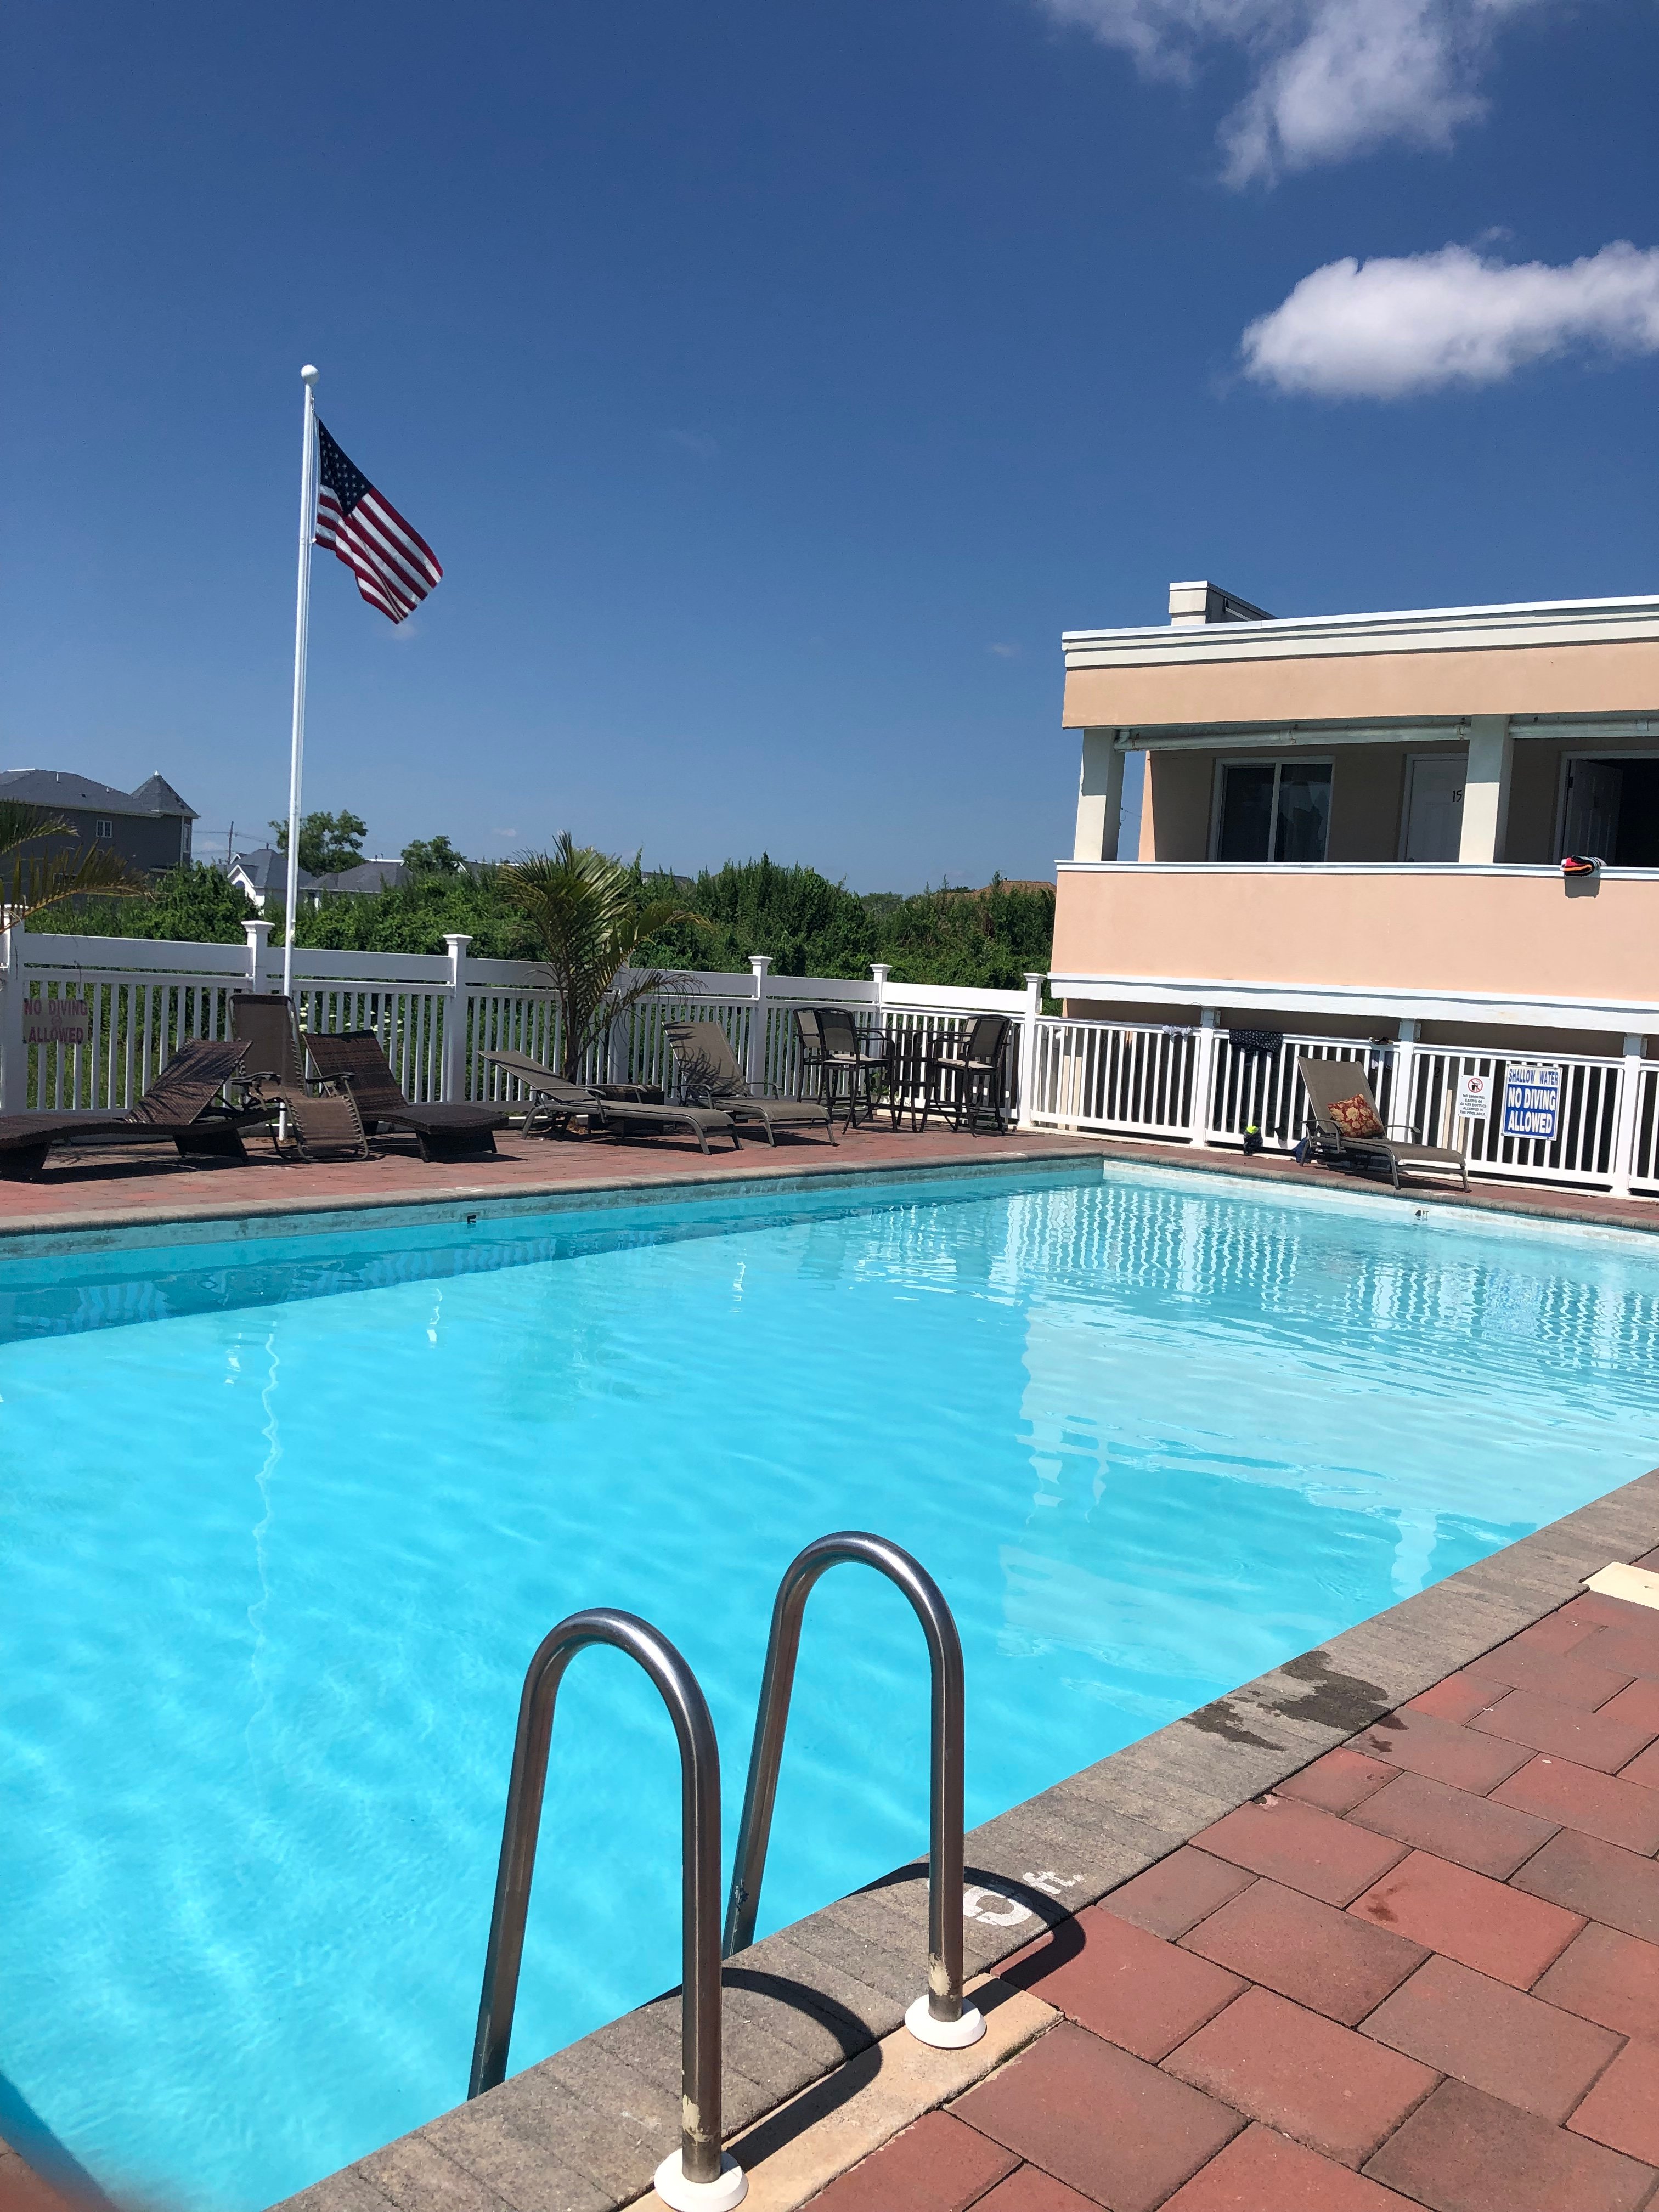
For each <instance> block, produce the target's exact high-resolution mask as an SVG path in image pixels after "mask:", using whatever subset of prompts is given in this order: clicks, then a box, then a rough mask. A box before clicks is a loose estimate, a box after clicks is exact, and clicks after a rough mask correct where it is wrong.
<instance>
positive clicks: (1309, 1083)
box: [1296, 1054, 1469, 1190]
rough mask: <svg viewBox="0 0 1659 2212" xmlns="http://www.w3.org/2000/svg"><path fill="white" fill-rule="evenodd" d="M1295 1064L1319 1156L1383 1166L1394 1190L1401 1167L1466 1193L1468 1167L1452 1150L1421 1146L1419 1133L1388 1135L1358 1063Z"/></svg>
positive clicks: (1304, 1061) (1451, 1147) (1302, 1059)
mask: <svg viewBox="0 0 1659 2212" xmlns="http://www.w3.org/2000/svg"><path fill="white" fill-rule="evenodd" d="M1296 1065H1297V1073H1298V1074H1299V1075H1300V1076H1301V1078H1302V1087H1303V1089H1304V1091H1306V1092H1307V1094H1308V1105H1309V1108H1310V1111H1311V1113H1312V1116H1313V1124H1314V1130H1315V1133H1316V1137H1317V1139H1318V1146H1319V1150H1320V1152H1321V1154H1322V1157H1324V1158H1329V1159H1343V1160H1351V1161H1352V1163H1353V1164H1354V1166H1356V1167H1360V1168H1376V1167H1386V1168H1387V1169H1388V1170H1389V1174H1390V1175H1391V1176H1393V1178H1394V1187H1395V1189H1396V1190H1398V1189H1399V1188H1400V1170H1401V1169H1402V1168H1405V1169H1407V1170H1422V1171H1423V1172H1425V1173H1427V1174H1435V1175H1455V1176H1457V1177H1458V1178H1459V1179H1460V1180H1461V1182H1462V1185H1463V1188H1464V1189H1465V1190H1467V1189H1468V1187H1469V1164H1468V1160H1466V1159H1465V1158H1464V1157H1463V1155H1462V1152H1460V1151H1459V1150H1458V1149H1457V1147H1456V1146H1455V1145H1425V1144H1423V1143H1421V1142H1420V1141H1419V1139H1420V1137H1421V1132H1420V1131H1419V1130H1417V1129H1413V1131H1412V1133H1411V1137H1410V1139H1409V1140H1407V1139H1401V1138H1398V1137H1391V1136H1390V1135H1389V1133H1388V1130H1387V1128H1386V1127H1385V1125H1384V1123H1383V1116H1382V1115H1380V1114H1379V1113H1378V1112H1377V1110H1376V1097H1375V1095H1374V1093H1373V1092H1372V1090H1371V1086H1370V1079H1369V1078H1368V1077H1367V1076H1366V1073H1365V1071H1364V1067H1363V1066H1361V1065H1360V1064H1359V1062H1358V1061H1357V1060H1310V1059H1309V1058H1308V1057H1307V1056H1306V1054H1302V1055H1300V1056H1298V1058H1297V1063H1296Z"/></svg>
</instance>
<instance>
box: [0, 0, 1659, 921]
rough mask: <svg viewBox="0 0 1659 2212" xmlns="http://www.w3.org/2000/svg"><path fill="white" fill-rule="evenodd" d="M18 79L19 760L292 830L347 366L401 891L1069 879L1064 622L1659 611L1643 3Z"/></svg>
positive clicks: (939, 23)
mask: <svg viewBox="0 0 1659 2212" xmlns="http://www.w3.org/2000/svg"><path fill="white" fill-rule="evenodd" d="M1362 24H1363V25H1364V35H1365V38H1366V39H1368V40H1370V42H1371V43H1370V46H1369V47H1367V48H1366V49H1365V50H1364V51H1358V50H1355V51H1349V50H1348V49H1349V48H1350V47H1352V46H1353V37H1352V33H1353V32H1354V29H1355V27H1356V26H1359V25H1362ZM0 38H3V48H0V76H3V92H0V100H3V103H4V107H3V147H4V154H3V205H4V207H5V210H6V213H5V217H4V222H3V230H0V255H3V263H0V279H3V284H4V291H5V297H6V300H7V303H8V315H7V326H8V341H9V342H8V343H7V345H6V348H5V353H4V384H3V398H4V416H3V421H4V431H3V436H4V441H5V451H4V477H3V495H0V496H3V501H4V525H5V529H4V555H3V558H4V573H3V592H4V602H5V607H6V615H7V619H6V621H5V624H4V629H3V636H0V654H3V659H0V739H3V742H0V766H5V767H27V766H46V767H51V766H62V767H73V768H75V769H79V770H82V771H83V772H85V773H88V774H91V775H96V776H100V777H102V778H105V779H106V780H107V781H111V782H112V783H116V784H119V785H121V786H123V787H129V786H131V785H133V784H136V783H137V781H139V780H140V779H141V778H143V776H145V775H149V772H150V771H151V770H152V769H156V768H159V769H161V770H162V772H163V773H164V774H166V775H168V776H169V777H171V778H172V780H173V781H174V782H175V783H176V784H177V785H178V786H179V788H180V789H181V790H182V791H183V792H184V793H185V795H186V797H187V798H189V799H191V802H192V804H194V805H196V806H197V807H198V808H199V809H200V811H201V814H202V817H203V818H202V824H201V829H202V830H203V832H204V833H213V834H215V835H216V836H219V837H222V836H224V834H225V832H226V830H227V829H228V827H229V825H230V823H231V822H232V821H233V819H234V821H235V823H237V824H238V842H239V843H241V842H251V840H249V839H247V838H246V837H245V836H244V835H243V827H244V825H249V826H251V825H254V824H258V823H263V821H264V819H265V817H268V816H270V815H271V814H274V813H276V812H278V811H281V810H282V808H283V805H284V802H285V794H286V761H287V744H288V718H289V659H290V654H291V650H292V623H293V572H294V540H295V500H296V495H297V469H298V442H299V419H300V414H299V399H300V386H299V382H298V377H297V371H298V368H299V366H300V363H301V362H302V361H304V360H307V359H309V360H313V361H315V362H318V363H319V366H320V368H321V370H322V373H323V374H322V382H321V384H320V386H319V402H320V411H321V413H322V416H323V418H324V420H325V422H327V423H328V425H329V427H330V428H331V430H332V431H333V432H334V434H335V435H336V436H337V438H338V439H339V440H340V441H341V443H342V444H343V446H344V447H345V449H346V451H347V452H348V453H349V454H350V455H351V456H352V458H353V459H355V460H356V461H357V462H358V463H359V465H361V466H362V467H363V468H364V469H365V470H366V471H367V472H368V475H369V476H370V477H372V478H373V479H374V482H375V483H377V484H378V485H379V486H380V488H381V489H383V490H384V491H385V492H386V495H388V496H389V497H390V498H391V499H392V500H393V501H395V502H396V503H397V504H398V506H399V507H401V508H402V509H403V510H404V513H406V514H407V515H408V516H409V517H410V520H412V521H413V522H414V523H415V524H416V526H417V527H418V528H420V529H421V530H422V532H424V534H425V535H426V536H427V538H428V539H429V540H430V541H431V543H432V544H433V545H434V546H435V549H436V550H437V552H438V554H439V556H440V557H441V560H442V562H443V563H444V565H445V568H446V570H447V574H446V578H445V581H444V583H443V584H442V586H441V587H440V589H439V590H438V591H437V592H436V593H435V595H434V596H433V598H432V599H430V600H429V601H428V603H427V605H425V606H424V607H423V608H422V610H421V611H420V612H419V613H418V614H417V615H416V617H414V618H413V619H412V620H411V621H410V622H409V623H407V624H405V625H404V627H403V628H402V629H395V630H394V629H393V628H392V626H391V625H390V624H389V623H387V622H386V620H385V619H384V617H381V616H380V615H378V614H376V613H374V612H373V611H370V610H369V609H368V607H366V606H364V605H362V603H361V601H359V599H357V596H356V591H355V589H354V587H353V585H352V583H351V580H350V578H349V576H348V574H347V573H346V571H345V570H344V569H343V568H340V567H338V566H337V564H336V563H335V562H333V561H332V560H331V559H328V558H326V557H323V558H321V559H319V564H318V570H317V575H316V588H315V594H314V601H313V644H312V684H311V712H310V726H309V741H308V762H307V803H308V804H310V805H319V806H325V807H328V808H335V807H338V806H343V805H349V806H351V807H353V808H355V809H356V811H358V812H359V813H361V814H362V815H364V816H365V817H367V818H368V824H369V847H370V849H371V850H374V851H385V852H393V851H396V850H397V849H398V848H399V847H401V845H402V844H403V843H404V842H405V841H406V840H407V839H409V838H410V837H412V836H428V835H431V834H432V833H434V832H435V831H437V830H445V831H447V832H448V833H449V834H450V835H451V836H453V837H454V838H455V840H456V842H458V843H459V844H460V845H462V846H463V847H464V848H465V849H467V850H468V851H471V852H474V853H478V854H491V855H500V854H507V853H508V852H510V851H512V850H513V849H515V848H521V847H524V846H527V845H534V844H544V843H546V842H550V839H551V837H552V836H553V835H554V834H555V833H556V831H557V830H559V829H563V828H566V827H568V828H570V829H573V830H574V831H575V833H576V834H577V836H579V837H581V838H584V839H587V840H591V841H592V842H598V843H600V844H603V845H605V846H607V847H609V848H612V849H626V850H632V849H633V848H635V847H643V848H644V850H645V853H646V855H647V860H651V861H654V862H657V863H660V864H663V865H671V866H676V867H679V868H683V869H689V868H694V867H696V866H699V865H702V864H704V863H711V864H717V863H718V862H719V861H720V860H722V859H724V858H726V857H727V856H728V855H732V856H736V857H743V856H744V855H747V854H750V853H757V852H759V851H760V850H762V849H763V848H765V849H768V850H769V851H770V852H771V853H772V854H773V855H774V857H775V858H780V859H789V860H811V861H813V862H815V863H816V864H817V865H818V866H821V867H823V868H824V869H826V870H827V871H828V872H830V873H831V874H834V875H838V876H840V875H844V876H845V878H847V880H848V882H849V883H851V884H853V886H854V888H856V889H860V890H874V889H884V888H890V889H911V888H915V887H917V886H919V885H920V884H922V883H923V882H925V881H929V880H931V881H934V882H937V881H939V880H940V879H941V878H945V877H947V876H948V878H950V879H951V880H952V881H956V882H963V881H967V882H981V881H983V880H985V879H986V878H987V876H988V875H989V873H990V872H991V871H992V870H993V869H994V868H998V867H1000V868H1001V869H1002V871H1003V872H1005V873H1007V874H1011V875H1016V876H1025V875H1037V874H1042V873H1046V872H1048V869H1049V867H1050V866H1051V864H1052V861H1053V860H1054V856H1055V855H1056V854H1060V853H1063V852H1065V851H1066V850H1067V849H1069V843H1070V835H1071V812H1072V804H1073V797H1072V794H1073V789H1074V786H1075V776H1076V746H1075V741H1074V739H1073V738H1070V737H1067V736H1066V735H1065V734H1064V733H1063V732H1061V731H1060V726H1059V715H1060V654H1059V634H1060V630H1061V629H1064V628H1067V627H1079V626H1087V625H1091V624H1097V623H1133V622H1157V621H1160V620H1161V619H1162V618H1163V615H1164V592H1165V588H1166V586H1167V585H1168V583H1169V581H1170V580H1171V579H1172V578H1176V577H1181V578H1186V577H1194V576H1202V575H1208V576H1211V577H1212V578H1214V579H1216V580H1219V581H1222V582H1224V583H1225V584H1227V585H1229V586H1231V588H1233V589H1234V590H1237V591H1238V592H1243V593H1244V594H1245V595H1246V596H1247V597H1249V598H1251V599H1255V600H1256V601H1258V602H1259V603H1260V604H1261V605H1266V606H1267V607H1269V608H1271V609H1272V610H1273V611H1275V612H1279V613H1304V612H1318V611H1340V610H1343V609H1346V608H1362V607H1376V606H1401V605H1404V606H1411V605H1437V604H1449V603H1458V602H1467V601H1481V600H1499V599H1527V598H1557V597H1559V598H1573V597H1584V596H1589V595H1592V594H1595V593H1598V592H1636V591H1644V590H1652V589H1655V588H1656V587H1659V574H1656V568H1659V563H1656V558H1655V532H1656V515H1659V501H1656V490H1659V484H1656V476H1659V468H1656V461H1655V443H1654V435H1653V423H1654V419H1655V402H1656V397H1659V393H1656V381H1659V379H1656V349H1659V257H1656V256H1654V254H1653V249H1654V248H1655V246H1656V243H1659V220H1656V217H1655V213H1654V210H1655V204H1656V196H1655V183H1656V167H1659V161H1656V155H1659V134H1656V132H1655V131H1654V127H1653V96H1654V88H1655V82H1656V70H1659V10H1656V9H1655V8H1654V7H1653V6H1652V4H1651V0H1583V4H1581V5H1579V6H1578V7H1577V8H1575V9H1567V8H1562V7H1559V6H1556V5H1553V4H1549V0H1372V4H1370V5H1369V6H1368V7H1367V8H1366V9H1358V8H1356V7H1354V6H1353V5H1352V0H899V4H895V0H836V4H835V5H834V6H828V5H822V4H820V5H817V6H811V5H792V6H782V7H781V6H779V5H778V4H777V0H764V3H763V0H727V4H723V5H717V6H702V5H698V4H696V0H608V4H606V5H605V6H604V7H596V6H593V5H591V4H584V5H580V6H577V5H574V4H566V3H565V0H540V4H537V5H519V4H513V0H496V4H492V5H491V6H490V7H489V8H487V9H465V10H463V9H457V8H454V7H453V6H449V7H437V6H431V5H423V4H415V5H404V6H399V7H398V8H396V9H392V8H390V7H387V6H385V5H382V6H379V7H375V8H369V7H367V6H363V5H360V4H357V0H335V4H333V5H331V6H330V7H328V8H326V9H324V8H319V7H316V6H313V5H310V4H307V3H306V0H290V4H289V6H287V7H285V8H284V9H280V10H277V9H244V8H236V9H228V8H225V7H223V6H222V5H214V6H206V5H200V6H195V5H192V6H183V5H173V4H167V0H156V3H155V4H153V5H151V6H149V7H147V8H145V9H133V8H131V6H129V5H125V4H123V5H119V6H116V5H100V4H95V0H84V4H79V5H76V7H74V8H69V9H66V8H64V7H62V6H58V5H53V4H48V3H47V0H19V4H18V5H16V6H15V7H14V8H13V9H10V10H9V12H8V15H7V19H6V26H5V28H4V31H3V33H0ZM1344 40H1347V42H1348V45H1347V46H1346V47H1345V46H1344V43H1343V42H1344ZM1390 40H1392V42H1393V43H1392V45H1391V46H1390V45H1389V43H1388V42H1389V41H1390ZM1379 41H1382V43H1381V44H1380V45H1379V43H1378V42H1379ZM1618 240H1628V241H1630V242H1631V244H1632V246H1633V248H1634V249H1635V252H1634V253H1633V254H1632V255H1631V256H1626V257H1623V258H1620V257H1615V258H1613V259H1612V260H1609V259H1608V258H1606V256H1605V254H1604V252H1603V250H1604V249H1606V248H1608V247H1609V246H1612V245H1613V242H1614V241H1618ZM1448 246H1452V247H1454V248H1458V249H1461V250H1462V251H1461V252H1459V253H1456V254H1454V255H1453V256H1452V257H1451V258H1447V257H1446V256H1445V254H1444V252H1443V249H1445V248H1447V247H1448ZM1348 257H1353V258H1356V259H1357V260H1358V263H1359V264H1361V266H1360V268H1359V269H1358V271H1357V272H1356V271H1352V270H1349V271H1345V270H1342V269H1341V268H1340V266H1339V267H1337V268H1336V269H1335V270H1334V273H1332V264H1341V263H1342V262H1343V261H1344V260H1345V259H1346V258H1348ZM1425 257H1428V258H1425ZM1598 257H1599V258H1598ZM1650 257H1651V258H1650ZM1534 263H1536V264H1545V266H1544V267H1543V268H1542V270H1540V271H1535V272H1533V273H1531V274H1528V271H1527V270H1526V269H1525V268H1524V267H1522V265H1521V264H1534ZM1579 263H1584V264H1587V265H1586V267H1585V268H1583V269H1582V270H1575V269H1574V267H1573V266H1572V264H1579ZM1319 271H1324V272H1326V274H1325V275H1324V276H1322V277H1321V278H1320V280H1319V282H1318V283H1316V285H1314V286H1313V287H1311V288H1304V290H1303V291H1301V292H1297V287H1298V286H1300V285H1303V283H1304V279H1308V278H1310V277H1312V276H1315V273H1316V272H1319ZM1287 303H1288V304H1287ZM1281 310H1282V313H1281ZM1264 319H1266V320H1265V321H1264ZM1252 325H1256V326H1257V328H1256V331H1255V335H1254V336H1253V337H1252V338H1251V340H1250V342H1249V354H1248V356H1247V354H1245V353H1243V352H1242V351H1241V345H1242V344H1243V342H1244V334H1245V332H1246V331H1247V330H1249V329H1250V327H1251V326H1252ZM1252 364H1254V367H1253V368H1252ZM1448 379H1449V381H1448Z"/></svg>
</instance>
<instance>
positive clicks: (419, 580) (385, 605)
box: [316, 422, 444, 623]
mask: <svg viewBox="0 0 1659 2212" xmlns="http://www.w3.org/2000/svg"><path fill="white" fill-rule="evenodd" d="M317 444H318V471H317V538H316V543H317V544H319V545H327V546H331V547H332V549H333V551H334V557H335V559H336V560H337V561H343V562H345V564H346V566H347V568H349V569H350V571H351V573H352V574H353V575H354V576H356V579H357V589H358V590H359V591H360V592H362V595H363V597H364V598H365V599H367V600H368V604H369V605H370V606H372V607H379V609H380V612H381V613H382V614H383V615H389V616H390V617H391V618H392V621H393V622H395V623H399V622H402V621H403V619H404V616H405V615H412V614H413V613H414V611H415V610H416V607H417V606H419V605H420V604H421V601H422V599H424V598H425V597H426V595H427V593H428V592H429V591H430V590H431V589H432V586H434V585H435V583H437V582H438V581H439V580H441V577H442V575H443V573H444V572H443V570H442V569H441V568H440V567H439V566H438V556H437V555H436V554H435V553H434V551H433V550H432V548H431V547H430V546H429V545H428V544H427V542H426V540H425V538H422V535H421V533H420V532H419V531H418V530H411V529H410V526H409V525H408V524H407V523H406V522H405V521H404V519H403V517H402V515H401V514H399V513H398V510H397V508H396V507H393V506H392V502H391V501H390V500H389V499H386V498H385V497H384V496H383V495H381V494H380V492H378V491H376V490H375V489H374V485H373V484H372V483H370V482H369V480H368V477H366V476H365V475H364V474H363V472H362V470H361V469H360V468H359V467H358V466H357V465H356V462H355V461H349V460H348V459H346V457H345V455H344V454H343V453H342V452H341V451H340V448H339V447H337V445H336V444H335V442H334V441H333V439H332V438H331V437H330V436H329V435H328V433H327V431H326V430H325V429H324V428H323V426H322V424H321V423H320V422H319V423H318V425H317Z"/></svg>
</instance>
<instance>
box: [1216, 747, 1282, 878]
mask: <svg viewBox="0 0 1659 2212" xmlns="http://www.w3.org/2000/svg"><path fill="white" fill-rule="evenodd" d="M1272 831H1273V763H1272V762H1271V761H1233V762H1231V763H1229V764H1228V765H1227V766H1226V767H1225V768H1224V769H1222V771H1221V836H1220V839H1219V841H1218V846H1217V850H1216V858H1217V860H1268V859H1270V858H1271V856H1272V855H1271V850H1270V840H1271V836H1272Z"/></svg>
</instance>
